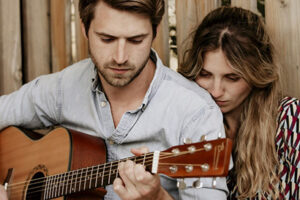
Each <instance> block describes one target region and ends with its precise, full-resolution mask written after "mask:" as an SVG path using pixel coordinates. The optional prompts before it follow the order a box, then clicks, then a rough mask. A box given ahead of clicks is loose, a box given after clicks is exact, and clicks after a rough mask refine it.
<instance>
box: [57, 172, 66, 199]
mask: <svg viewBox="0 0 300 200" xmlns="http://www.w3.org/2000/svg"><path fill="white" fill-rule="evenodd" d="M65 177H66V173H63V174H62V176H61V178H62V180H61V183H60V185H61V194H59V195H63V194H64V186H65Z"/></svg>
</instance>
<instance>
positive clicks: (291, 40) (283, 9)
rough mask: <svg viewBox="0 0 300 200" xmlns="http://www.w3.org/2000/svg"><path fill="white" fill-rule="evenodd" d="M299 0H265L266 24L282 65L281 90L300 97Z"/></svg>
mask: <svg viewBox="0 0 300 200" xmlns="http://www.w3.org/2000/svg"><path fill="white" fill-rule="evenodd" d="M299 10H300V1H299V0H288V1H287V0H276V1H274V0H266V2H265V15H266V16H265V17H266V24H267V28H268V30H269V33H270V35H271V38H272V39H273V42H274V43H275V47H276V48H277V51H278V58H279V61H280V63H281V65H282V67H283V69H282V73H281V75H282V79H283V92H284V93H285V94H287V95H290V96H295V97H297V98H300V70H299V68H300V56H299V55H300V13H299Z"/></svg>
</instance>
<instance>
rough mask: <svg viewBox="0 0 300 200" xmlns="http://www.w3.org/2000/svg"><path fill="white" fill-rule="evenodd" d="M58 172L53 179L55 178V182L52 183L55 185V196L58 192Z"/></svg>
mask: <svg viewBox="0 0 300 200" xmlns="http://www.w3.org/2000/svg"><path fill="white" fill-rule="evenodd" d="M59 176H60V175H59V174H58V175H57V176H56V178H55V180H56V182H55V185H54V187H55V193H54V195H55V196H57V193H58V190H59Z"/></svg>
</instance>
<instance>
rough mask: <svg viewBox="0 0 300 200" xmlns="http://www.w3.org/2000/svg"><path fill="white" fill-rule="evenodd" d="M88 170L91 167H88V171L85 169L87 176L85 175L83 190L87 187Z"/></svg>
mask: <svg viewBox="0 0 300 200" xmlns="http://www.w3.org/2000/svg"><path fill="white" fill-rule="evenodd" d="M88 171H89V168H86V171H85V176H84V185H83V190H85V188H86V179H87V175H88Z"/></svg>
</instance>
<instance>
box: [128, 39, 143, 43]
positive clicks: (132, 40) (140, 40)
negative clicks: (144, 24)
mask: <svg viewBox="0 0 300 200" xmlns="http://www.w3.org/2000/svg"><path fill="white" fill-rule="evenodd" d="M128 41H129V42H131V43H133V44H140V43H142V41H143V40H142V39H128Z"/></svg>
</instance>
